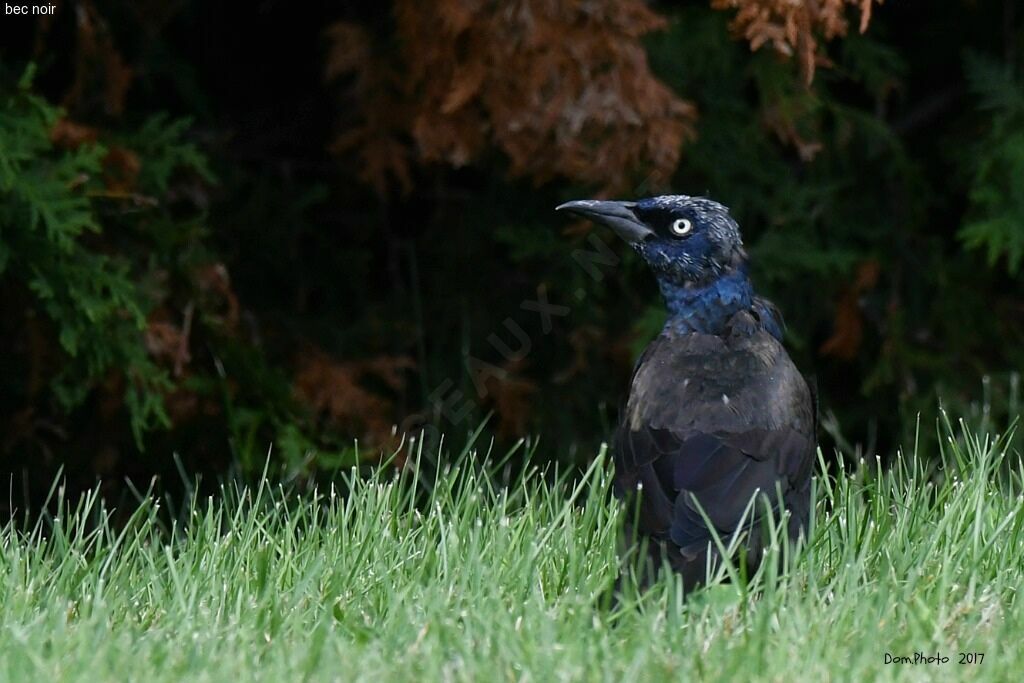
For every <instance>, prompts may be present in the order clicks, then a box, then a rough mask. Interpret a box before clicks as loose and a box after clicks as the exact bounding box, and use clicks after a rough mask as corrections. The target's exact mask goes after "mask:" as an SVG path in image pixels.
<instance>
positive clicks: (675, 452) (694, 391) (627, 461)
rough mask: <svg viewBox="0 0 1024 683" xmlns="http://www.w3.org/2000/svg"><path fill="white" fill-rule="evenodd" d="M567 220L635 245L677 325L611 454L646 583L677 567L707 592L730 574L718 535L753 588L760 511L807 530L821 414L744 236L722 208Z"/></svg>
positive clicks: (637, 390) (578, 206)
mask: <svg viewBox="0 0 1024 683" xmlns="http://www.w3.org/2000/svg"><path fill="white" fill-rule="evenodd" d="M558 210H560V211H569V212H571V213H574V214H578V215H580V216H583V217H586V218H588V219H590V220H593V221H595V222H597V223H601V224H604V225H607V226H608V227H610V228H611V229H612V230H614V231H615V232H616V233H617V234H618V235H619V236H620V237H621V238H622V239H624V240H625V241H626V242H628V243H629V244H630V245H631V246H632V247H633V248H634V249H635V250H636V251H637V252H638V253H639V254H640V256H641V257H642V258H643V260H644V261H645V262H646V263H647V265H648V266H649V267H650V268H651V270H652V271H654V274H655V276H656V277H657V280H658V285H659V287H660V289H661V293H662V295H663V296H664V299H665V304H666V306H667V308H668V312H669V317H668V321H667V322H666V323H665V327H664V329H662V331H661V333H660V334H659V335H658V337H657V338H656V339H655V340H654V341H652V342H651V343H650V345H648V346H647V348H646V349H645V350H644V352H643V354H642V355H641V357H640V359H639V360H638V361H637V364H636V367H635V368H634V370H633V378H632V380H631V383H630V384H631V386H630V390H629V399H628V400H627V402H626V406H625V409H624V411H623V413H622V416H621V419H620V424H619V428H618V431H617V433H616V437H615V441H614V446H613V448H614V464H615V489H616V492H617V493H618V495H619V496H620V497H621V498H623V499H624V500H625V501H626V503H627V507H628V509H629V510H636V515H635V521H634V522H633V523H631V524H630V525H629V526H630V528H629V529H628V530H627V534H628V535H630V536H632V537H633V538H636V539H637V540H640V541H641V542H642V545H643V546H646V552H645V553H644V554H643V555H642V558H643V559H644V562H643V566H644V569H643V571H642V575H641V580H642V582H644V583H646V582H647V581H649V580H650V578H651V577H652V576H653V573H652V572H654V571H656V570H657V567H659V566H661V565H662V564H663V563H664V562H667V563H668V564H669V565H670V566H671V567H672V568H673V569H675V570H676V571H677V572H679V573H680V574H681V575H682V577H683V582H684V585H685V586H686V588H687V589H688V590H689V589H692V588H693V587H695V586H697V585H699V584H700V583H702V582H703V580H704V579H705V576H706V571H707V569H708V568H709V567H715V566H717V564H718V563H719V562H720V561H721V558H720V557H719V553H718V550H717V549H716V544H715V543H714V540H713V537H712V533H711V531H710V528H709V524H708V522H709V521H710V526H713V527H714V530H715V531H716V532H717V535H718V536H719V539H720V541H721V542H722V543H724V544H726V546H728V545H729V544H730V543H732V542H733V541H735V542H736V543H737V545H738V547H739V548H740V549H741V552H739V553H738V556H737V557H738V558H740V566H743V565H745V569H746V571H747V572H748V575H749V573H752V572H753V571H755V570H756V568H757V566H758V565H759V563H760V560H761V557H762V555H763V549H764V539H765V529H764V528H762V527H763V526H766V524H765V517H766V515H765V512H766V507H765V505H764V504H763V500H767V502H768V504H769V505H770V506H771V508H772V509H773V510H774V514H775V515H776V517H777V516H778V513H779V502H780V501H781V504H782V507H783V508H785V509H786V510H788V512H789V521H788V528H787V531H788V534H789V536H790V538H791V539H793V540H796V539H797V538H798V536H799V535H800V533H801V530H802V529H804V528H805V527H806V524H807V519H808V514H809V510H810V504H811V501H810V480H811V469H812V462H813V458H814V452H815V433H816V430H817V409H816V404H815V398H814V395H813V392H812V390H811V388H810V386H809V385H808V383H807V382H806V381H805V379H804V377H803V376H802V375H801V374H800V372H799V371H798V370H797V368H796V366H795V365H794V364H793V361H792V360H790V358H789V355H788V354H787V353H786V350H785V349H784V348H783V346H782V329H783V322H782V317H781V315H780V314H779V311H778V309H777V308H776V307H775V306H774V305H773V304H772V303H771V302H769V301H767V300H766V299H763V298H761V297H759V296H757V295H756V294H754V290H753V287H752V286H751V283H750V279H749V277H748V275H747V255H746V252H745V251H744V250H743V242H742V240H741V238H740V231H739V226H738V225H737V224H736V221H735V220H733V219H732V217H731V216H730V215H729V210H728V209H727V208H726V207H724V206H722V205H721V204H719V203H717V202H714V201H711V200H710V199H704V198H698V197H687V196H683V195H674V196H664V197H654V198H651V199H643V200H640V201H636V202H625V201H592V200H581V201H573V202H567V203H565V204H562V205H561V206H559V207H558ZM759 493H760V494H764V498H762V499H761V500H757V499H756V497H757V496H758V494H759ZM752 499H754V500H755V502H754V504H753V505H752V506H751V507H750V508H749V509H748V504H750V503H751V501H752ZM701 510H703V514H701ZM745 511H746V516H744V513H745Z"/></svg>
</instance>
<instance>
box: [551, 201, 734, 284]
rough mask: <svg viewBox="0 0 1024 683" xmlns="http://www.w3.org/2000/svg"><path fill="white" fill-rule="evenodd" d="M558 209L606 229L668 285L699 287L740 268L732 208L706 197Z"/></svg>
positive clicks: (579, 203)
mask: <svg viewBox="0 0 1024 683" xmlns="http://www.w3.org/2000/svg"><path fill="white" fill-rule="evenodd" d="M557 210H558V211H569V212H571V213H574V214H577V215H579V216H583V217H584V218H589V219H590V220H592V221H594V222H596V223H601V224H603V225H607V226H608V227H609V228H611V229H612V230H614V231H615V232H616V234H618V236H619V237H621V238H622V239H624V240H625V241H626V242H628V243H629V244H630V245H632V246H633V248H634V249H636V250H637V252H638V253H639V254H640V256H641V257H642V258H643V259H644V261H646V262H647V264H648V265H649V266H650V267H651V270H653V271H654V273H655V275H656V276H657V277H658V279H659V280H661V281H663V282H664V283H665V284H669V285H675V286H677V287H678V286H682V287H700V286H703V285H706V284H708V283H710V282H713V281H714V280H716V279H718V278H719V277H721V276H723V275H727V274H729V273H732V272H734V271H736V270H737V269H739V268H741V267H742V266H743V264H744V263H745V262H746V253H745V252H744V251H743V240H742V239H741V238H740V229H739V226H738V225H736V221H734V220H733V219H732V217H731V216H730V215H729V209H727V208H726V207H724V206H722V205H721V204H719V203H718V202H715V201H712V200H710V199H704V198H703V197H687V196H686V195H665V196H662V197H651V198H649V199H641V200H639V201H635V202H622V201H599V200H590V199H584V200H579V201H573V202H566V203H565V204H562V205H561V206H559V207H558V208H557Z"/></svg>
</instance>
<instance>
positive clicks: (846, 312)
mask: <svg viewBox="0 0 1024 683" xmlns="http://www.w3.org/2000/svg"><path fill="white" fill-rule="evenodd" d="M881 272H882V267H881V265H880V264H879V263H878V261H874V260H870V261H865V262H863V263H861V264H860V266H858V268H857V274H856V277H854V280H853V282H852V283H851V284H850V285H849V286H848V287H847V288H846V289H844V290H843V293H842V294H841V295H840V297H839V300H838V301H837V302H836V315H835V321H834V323H833V330H832V336H831V337H829V338H828V339H826V340H825V342H824V343H823V344H822V345H821V348H820V349H818V352H819V353H821V355H823V356H832V357H834V358H839V359H842V360H853V359H854V358H856V357H857V353H858V352H859V351H860V345H861V343H862V342H863V341H864V314H863V313H862V312H861V304H860V300H861V297H863V296H864V295H865V294H867V293H868V292H870V291H871V290H872V289H874V288H875V285H877V284H878V277H879V275H881Z"/></svg>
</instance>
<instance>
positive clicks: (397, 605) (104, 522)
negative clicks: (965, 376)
mask: <svg viewBox="0 0 1024 683" xmlns="http://www.w3.org/2000/svg"><path fill="white" fill-rule="evenodd" d="M942 431H943V439H942V444H943V447H942V451H941V453H915V452H914V450H915V449H914V447H913V445H911V447H910V448H908V450H907V452H906V453H903V454H901V456H900V459H899V460H898V461H897V462H898V464H897V465H896V466H895V467H892V468H890V469H882V468H880V467H878V466H877V464H876V463H874V462H866V463H861V464H860V465H859V466H857V467H855V466H853V464H850V466H849V467H848V468H847V472H846V473H843V472H842V471H840V470H838V469H836V468H832V470H833V472H832V474H830V475H828V476H826V475H824V474H822V473H820V472H819V475H818V477H817V478H816V482H815V483H816V497H817V498H816V500H817V504H816V509H815V512H814V519H813V528H812V530H811V533H810V540H809V542H808V544H807V545H806V547H805V548H804V549H803V550H802V552H801V553H800V556H799V557H798V558H797V560H796V562H795V564H794V566H792V567H791V568H790V570H789V571H788V572H783V573H779V572H777V571H774V568H775V567H776V566H777V563H776V562H768V563H765V567H766V568H767V569H766V570H764V571H763V572H762V573H760V574H758V575H757V576H755V577H752V579H751V580H750V581H749V582H744V581H730V582H726V581H722V582H716V583H713V584H712V586H711V587H710V588H708V589H705V590H702V591H699V592H697V593H695V594H693V595H691V596H689V597H688V598H687V599H684V598H683V596H682V595H681V594H680V591H679V589H678V586H677V585H676V583H675V582H674V581H673V580H672V579H671V577H666V578H664V579H663V580H661V581H660V582H659V583H657V584H656V585H655V586H654V587H653V588H652V589H650V590H649V591H647V592H646V593H643V594H638V593H637V592H636V591H635V590H632V589H628V588H627V589H626V590H625V593H624V594H623V596H622V597H621V599H620V601H618V603H617V604H615V605H614V606H612V605H610V604H609V602H608V600H607V599H606V598H607V596H608V595H609V588H610V587H611V586H612V584H613V582H614V580H615V577H616V574H617V566H618V565H617V557H616V552H617V543H616V539H617V525H618V524H619V522H620V517H621V515H622V514H623V513H622V512H621V511H620V510H619V508H618V506H617V505H616V504H615V502H614V500H613V499H612V498H611V496H610V493H609V488H610V484H609V467H610V466H609V463H608V462H607V458H606V457H605V456H604V455H603V454H601V455H599V456H598V457H597V458H596V459H595V460H594V464H593V466H592V467H591V468H590V469H589V470H588V471H587V473H586V474H585V475H582V476H580V475H573V476H572V477H570V476H565V475H562V476H559V475H558V474H557V473H555V472H540V471H538V470H536V469H534V470H528V471H526V472H525V473H524V474H522V475H516V476H512V477H510V480H507V481H506V480H504V479H503V477H504V475H505V470H503V469H502V468H492V469H491V470H490V471H482V470H481V468H479V467H474V466H472V464H473V462H474V459H473V458H474V455H473V454H469V455H468V456H466V457H465V458H463V459H462V461H461V462H462V463H463V465H462V466H461V467H454V468H452V469H450V470H447V471H442V472H440V473H438V474H436V475H430V476H427V475H421V476H420V477H418V478H417V477H416V475H415V474H414V473H413V471H412V469H411V468H409V469H406V470H405V471H404V472H403V473H402V474H398V473H396V471H395V470H393V469H381V470H378V471H376V472H375V473H371V474H370V475H367V474H366V473H363V474H361V475H359V476H357V475H356V474H355V473H351V474H349V475H348V476H347V477H344V478H342V479H339V484H338V490H339V491H342V490H343V491H345V492H346V493H345V495H341V494H340V493H334V492H332V491H330V490H328V491H324V492H321V493H320V494H318V495H312V494H308V495H301V496H299V495H292V494H290V493H288V492H287V491H285V490H283V489H281V488H278V487H274V486H271V485H268V484H264V485H263V486H260V487H257V488H254V489H248V490H246V489H237V488H233V487H231V488H229V489H228V490H226V491H225V494H224V496H223V497H222V498H220V499H207V500H196V501H194V503H193V504H192V505H191V506H190V507H186V508H185V509H184V511H181V510H175V511H174V513H173V514H171V515H167V514H165V513H164V512H162V511H161V510H160V504H159V503H157V502H154V501H149V500H144V501H143V502H142V503H140V504H139V505H138V507H137V509H136V510H134V512H133V513H132V514H131V515H130V518H128V519H127V522H125V518H126V516H127V515H125V512H124V511H122V512H120V513H119V518H120V522H119V523H118V524H117V525H114V524H113V523H112V522H110V521H108V520H109V519H110V518H112V517H113V516H114V514H113V512H112V511H107V510H105V509H104V508H103V506H102V504H101V503H100V502H98V499H97V498H96V497H95V496H93V497H89V498H86V499H84V500H80V501H73V502H72V501H63V502H62V503H61V505H62V509H63V510H64V512H63V513H62V514H60V515H58V516H57V517H56V518H53V519H50V520H44V521H42V522H40V523H39V524H37V525H35V526H34V527H31V528H27V529H22V528H16V527H12V526H9V527H7V528H5V529H3V530H2V531H0V676H2V677H3V678H4V679H6V680H11V681H28V680H39V681H58V680H83V681H86V680H87V681H103V680H128V679H131V680H139V681H159V680H167V681H177V680H210V681H225V680H235V681H248V680H268V681H295V680H367V681H379V680H467V681H492V680H510V681H511V680H530V681H554V680H587V681H589V680H616V681H617V680H650V681H655V680H665V679H676V680H694V679H708V680H722V681H754V680H769V681H794V680H806V681H827V680H858V681H861V680H933V679H941V680H957V679H962V680H993V681H1009V680H1020V672H1021V671H1024V654H1022V652H1021V649H1022V646H1021V643H1022V642H1024V615H1022V612H1021V607H1020V604H1019V603H1018V602H1017V600H1016V597H1017V591H1018V586H1020V585H1021V582H1022V579H1024V576H1022V574H1024V571H1022V562H1021V558H1022V557H1024V501H1022V496H1021V493H1022V490H1024V486H1022V481H1024V468H1022V464H1021V460H1020V454H1019V453H1016V452H1008V450H1009V449H1008V448H1007V446H1006V444H1007V441H1006V440H1005V439H998V438H997V439H987V438H984V437H975V436H972V435H970V434H969V433H965V432H964V431H963V430H961V429H960V428H957V429H955V430H954V429H950V428H948V426H947V427H943V428H942ZM477 457H478V459H481V460H482V457H479V456H477ZM825 460H826V458H822V459H821V461H822V463H824V461H825ZM54 495H55V496H56V497H58V498H59V496H60V495H61V494H60V491H59V490H57V491H55V494H54ZM168 518H175V519H178V520H179V522H177V523H174V524H171V525H170V526H168V524H167V523H166V522H165V521H161V520H166V519H168ZM915 653H921V655H923V656H932V657H934V656H935V655H936V653H938V654H939V655H940V656H941V657H943V658H948V660H943V661H942V662H933V663H931V664H927V663H919V664H912V663H902V662H889V659H890V658H892V657H909V658H911V660H912V659H913V658H914V657H915ZM975 653H976V654H975ZM968 654H969V655H970V656H968ZM961 660H963V663H961ZM887 662H889V663H887Z"/></svg>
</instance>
